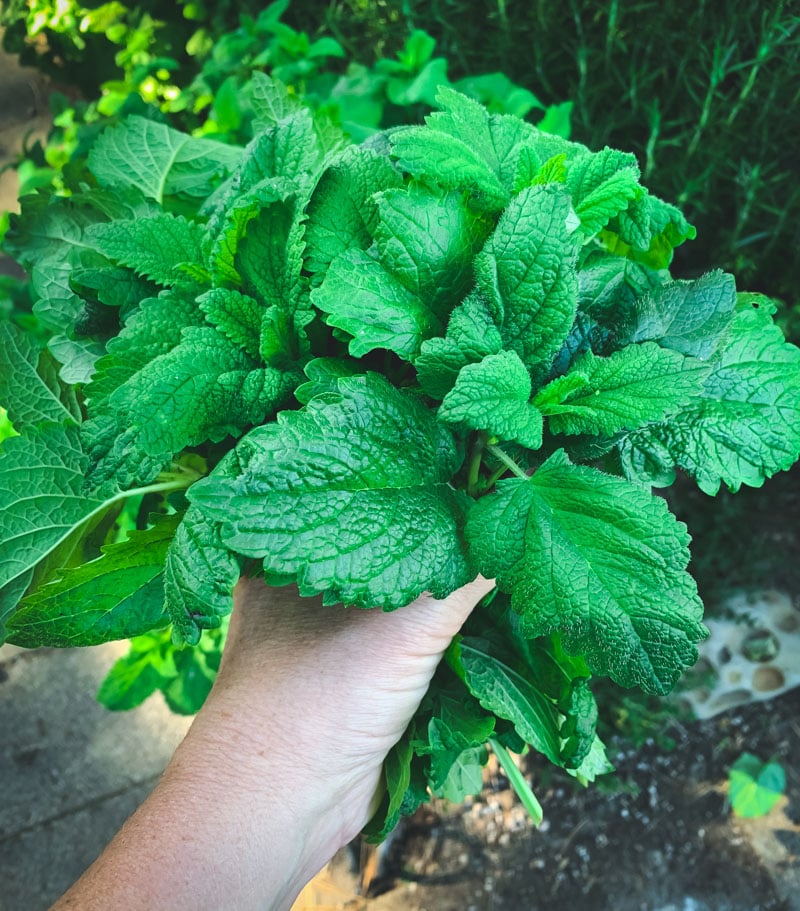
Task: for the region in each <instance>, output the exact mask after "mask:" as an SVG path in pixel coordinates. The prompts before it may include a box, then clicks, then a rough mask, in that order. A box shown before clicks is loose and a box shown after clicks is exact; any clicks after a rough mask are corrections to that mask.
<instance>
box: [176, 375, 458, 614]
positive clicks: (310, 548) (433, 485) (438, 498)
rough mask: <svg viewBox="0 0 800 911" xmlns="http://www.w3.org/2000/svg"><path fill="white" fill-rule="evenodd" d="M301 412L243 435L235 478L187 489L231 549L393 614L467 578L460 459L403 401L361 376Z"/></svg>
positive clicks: (334, 595)
mask: <svg viewBox="0 0 800 911" xmlns="http://www.w3.org/2000/svg"><path fill="white" fill-rule="evenodd" d="M339 388H340V393H339V394H338V395H335V396H331V395H328V396H325V395H323V396H318V397H317V398H315V399H312V400H311V402H309V404H308V405H307V406H306V407H305V409H304V410H303V411H300V412H287V413H283V414H280V415H279V416H278V422H277V423H276V424H268V425H265V426H263V427H259V428H257V429H256V430H254V431H252V432H251V433H250V434H248V436H247V437H246V438H245V439H244V440H243V441H242V442H241V443H240V445H239V447H238V450H237V452H238V454H239V458H240V460H241V461H242V464H243V466H244V473H243V474H242V476H241V477H240V478H238V479H236V480H228V479H225V478H216V477H214V476H212V477H210V478H208V479H206V480H204V481H201V482H199V483H198V484H196V485H195V486H194V487H193V488H192V490H191V492H190V499H191V501H192V502H193V503H194V504H195V505H197V506H198V507H199V508H200V510H201V511H202V512H203V513H204V514H205V515H206V516H207V517H208V518H209V519H211V520H213V521H215V522H219V523H220V525H221V537H222V541H223V543H225V544H226V545H227V546H228V547H230V548H231V549H232V550H234V551H236V552H237V553H241V554H243V555H244V556H249V557H259V558H263V559H264V568H265V570H266V571H267V572H269V573H277V574H279V575H282V576H292V575H295V574H296V575H297V578H298V584H299V586H300V590H301V592H302V593H304V594H311V593H316V592H321V591H324V592H327V594H328V597H329V599H332V600H334V601H344V602H345V603H348V604H349V603H353V604H357V605H360V606H365V607H366V606H369V607H372V606H383V607H385V608H394V607H400V606H402V605H404V604H408V603H409V602H410V601H413V599H414V598H415V597H417V596H418V595H419V594H420V593H421V592H423V591H425V590H426V589H427V590H429V591H431V592H433V593H434V595H435V596H437V597H443V596H444V595H445V594H447V593H449V592H451V591H453V590H454V589H455V588H457V587H458V586H459V585H461V584H463V583H464V582H466V581H467V580H468V579H469V578H471V572H470V569H469V567H468V565H467V561H466V557H465V554H464V550H463V544H462V543H461V533H460V528H461V525H462V522H463V508H464V503H463V500H462V497H461V495H459V494H457V493H456V492H455V491H453V489H452V488H451V487H450V486H449V485H448V483H447V482H448V480H449V478H450V477H451V475H452V474H453V473H454V472H455V471H456V470H457V468H458V467H459V464H460V461H461V456H460V454H459V453H458V452H457V450H456V448H455V445H454V443H453V439H452V437H451V436H450V434H449V432H448V431H447V430H446V429H445V428H444V427H442V426H441V425H439V424H437V422H436V420H435V418H434V417H433V415H432V414H431V413H430V412H429V411H428V410H427V409H426V408H425V407H424V406H423V405H422V404H421V403H419V402H418V401H416V400H415V399H414V398H413V397H411V396H408V395H404V394H402V393H400V392H398V391H397V390H395V389H393V388H392V387H391V386H390V385H389V384H388V383H387V382H386V380H384V379H383V378H382V377H379V376H377V375H375V374H369V375H367V376H366V377H354V378H352V379H343V380H340V381H339Z"/></svg>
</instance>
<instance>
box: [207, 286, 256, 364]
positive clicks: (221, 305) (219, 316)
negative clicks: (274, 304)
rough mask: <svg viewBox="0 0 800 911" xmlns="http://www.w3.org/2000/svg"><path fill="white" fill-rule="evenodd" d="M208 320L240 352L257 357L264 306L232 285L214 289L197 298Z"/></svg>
mask: <svg viewBox="0 0 800 911" xmlns="http://www.w3.org/2000/svg"><path fill="white" fill-rule="evenodd" d="M197 303H198V304H199V306H200V309H201V310H202V311H203V313H205V315H206V316H207V317H208V320H209V322H210V323H213V325H214V326H215V327H216V328H217V329H218V330H219V331H220V332H221V333H222V334H223V335H225V336H226V337H227V338H229V339H230V340H231V341H232V342H233V343H234V344H235V345H238V346H239V347H240V348H241V349H242V351H244V352H246V353H247V354H249V355H250V357H252V358H254V359H257V358H258V357H259V350H258V348H259V343H260V338H261V320H262V319H263V317H264V310H265V307H264V305H263V304H260V303H259V302H258V301H257V300H255V298H252V297H248V296H247V295H246V294H241V293H240V292H239V291H235V290H234V289H233V288H214V289H212V290H211V291H207V292H206V293H205V294H203V295H202V296H201V297H198V298H197Z"/></svg>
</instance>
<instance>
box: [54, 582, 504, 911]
mask: <svg viewBox="0 0 800 911" xmlns="http://www.w3.org/2000/svg"><path fill="white" fill-rule="evenodd" d="M492 586H493V583H492V582H488V581H487V580H485V579H483V578H481V577H478V579H476V580H475V581H474V582H472V583H470V584H469V585H467V586H465V587H464V588H462V589H460V590H459V591H457V592H454V593H453V594H452V595H450V596H449V597H448V598H446V599H445V600H444V601H436V600H435V599H433V598H431V597H430V596H428V595H422V596H421V597H420V598H419V599H417V601H415V602H414V603H413V604H411V605H409V606H408V607H405V608H402V609H401V610H398V611H395V612H392V613H382V612H381V611H360V610H356V609H352V608H351V609H345V608H343V607H341V606H337V607H323V606H322V605H321V604H320V603H319V602H318V601H317V600H316V599H301V598H299V597H298V595H297V592H296V590H295V589H293V588H283V589H268V588H267V587H266V586H265V585H264V584H263V583H262V582H260V581H257V580H243V581H242V582H240V583H239V585H238V587H237V590H236V595H235V608H234V613H233V617H232V619H231V626H230V632H229V636H228V643H227V645H226V648H225V654H224V657H223V661H222V667H221V668H220V673H219V676H218V678H217V682H216V683H215V685H214V688H213V689H212V691H211V695H210V696H209V698H208V701H207V702H206V705H205V706H204V707H203V709H202V710H201V711H200V713H199V714H198V715H197V717H196V718H195V720H194V723H193V724H192V727H191V728H190V730H189V733H188V734H187V735H186V738H185V739H184V741H183V743H182V744H181V745H180V746H179V747H178V749H177V750H176V752H175V755H174V756H173V758H172V760H171V761H170V763H169V765H168V766H167V769H166V770H165V772H164V775H163V777H162V779H161V781H160V782H159V784H158V785H157V787H156V788H155V790H154V791H153V793H152V794H151V795H150V797H149V798H148V799H147V800H146V801H145V802H144V803H143V804H142V806H141V807H140V808H139V809H138V810H137V811H136V812H135V813H134V814H133V816H132V817H131V818H130V819H129V820H128V821H127V822H126V823H125V825H124V826H123V828H122V829H121V830H120V832H119V833H118V834H117V835H116V837H115V838H114V839H113V841H112V842H111V844H110V845H109V846H108V847H107V848H106V850H105V851H104V852H103V854H102V855H101V856H100V857H99V858H98V859H97V860H96V861H95V863H94V864H93V865H92V866H91V867H90V868H89V869H88V870H87V871H86V873H84V875H83V876H82V877H81V879H79V880H78V882H77V883H75V885H74V886H73V887H72V888H71V889H70V890H69V891H68V892H67V893H66V894H65V895H64V896H63V897H62V898H61V899H60V900H59V901H58V902H56V904H55V905H54V906H53V909H52V911H66V909H72V908H75V909H81V911H100V909H111V908H113V909H115V911H139V909H141V911H157V909H165V911H166V909H168V911H183V909H186V911H189V909H191V911H206V909H208V911H221V909H232V911H234V909H235V911H250V909H253V911H256V909H258V911H264V909H268V911H284V909H288V908H290V907H291V905H292V903H293V901H294V899H295V898H296V897H297V895H298V894H299V892H300V890H301V889H302V888H303V886H304V885H305V883H306V882H308V880H309V879H311V877H312V876H314V874H315V873H317V871H318V870H320V869H321V868H322V867H323V866H324V865H325V863H327V861H328V860H329V859H330V858H331V857H332V856H333V855H334V853H335V852H336V851H337V850H338V849H339V848H340V847H341V846H342V845H344V844H346V843H347V842H348V841H350V840H351V839H352V838H353V837H354V836H355V835H356V834H357V833H358V832H359V830H360V829H361V828H362V827H363V826H364V824H365V823H366V822H367V821H368V820H369V818H370V816H371V815H372V812H373V810H374V806H375V802H376V796H379V792H378V788H379V784H380V776H381V766H382V764H383V760H384V758H385V756H386V754H387V753H388V751H389V750H390V749H391V747H392V746H393V745H394V744H395V743H396V742H397V741H398V740H399V739H400V736H401V735H402V733H403V731H404V730H405V728H406V726H407V725H408V722H409V721H410V719H411V716H412V715H413V714H414V711H415V710H416V708H417V707H418V705H419V703H420V702H421V700H422V697H423V696H424V695H425V692H426V690H427V688H428V685H429V684H430V680H431V678H432V676H433V673H434V671H435V669H436V665H437V664H438V663H439V661H440V659H441V656H442V653H443V651H444V650H445V648H447V645H448V643H449V642H450V640H451V639H452V637H453V636H454V635H455V634H456V633H457V632H458V630H459V629H460V628H461V626H462V624H463V623H464V621H465V620H466V618H467V616H468V615H469V613H470V612H471V610H472V609H473V607H474V606H475V605H476V604H477V602H478V601H479V600H480V598H481V597H483V595H484V594H486V593H487V592H488V591H489V590H490V589H491V588H492Z"/></svg>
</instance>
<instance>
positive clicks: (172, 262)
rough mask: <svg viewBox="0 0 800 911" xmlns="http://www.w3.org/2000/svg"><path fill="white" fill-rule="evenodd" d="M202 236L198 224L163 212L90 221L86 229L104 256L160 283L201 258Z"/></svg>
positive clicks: (169, 280) (169, 282)
mask: <svg viewBox="0 0 800 911" xmlns="http://www.w3.org/2000/svg"><path fill="white" fill-rule="evenodd" d="M202 236H203V229H202V227H201V226H200V225H198V224H196V223H195V222H191V221H187V220H186V219H185V218H182V217H181V216H178V215H169V214H167V213H166V212H165V213H163V214H161V215H154V216H152V217H151V218H140V219H136V220H135V221H127V222H126V221H115V222H108V223H106V224H99V225H92V226H91V227H90V228H89V229H88V230H87V232H86V237H87V241H88V242H89V243H91V244H93V245H94V246H96V248H97V249H98V250H99V251H100V252H101V253H102V254H103V255H104V256H107V257H108V258H109V259H111V260H113V261H114V262H116V263H118V264H120V265H122V266H127V267H128V268H129V269H133V270H134V272H136V273H137V274H138V275H143V276H144V277H145V278H149V279H150V280H151V281H154V282H156V283H157V284H159V285H172V284H175V282H176V281H178V280H179V279H180V278H182V277H184V273H183V272H182V271H181V269H180V268H179V267H180V266H181V265H185V264H194V263H199V262H200V261H201V255H200V242H201V239H202Z"/></svg>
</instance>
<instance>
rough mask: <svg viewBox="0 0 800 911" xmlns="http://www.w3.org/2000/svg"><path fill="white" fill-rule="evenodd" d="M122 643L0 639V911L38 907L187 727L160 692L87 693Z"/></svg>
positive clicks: (140, 792) (108, 833)
mask: <svg viewBox="0 0 800 911" xmlns="http://www.w3.org/2000/svg"><path fill="white" fill-rule="evenodd" d="M126 647H127V646H126V644H125V643H110V644H109V645H106V646H101V647H98V648H92V649H65V650H59V649H37V650H33V651H27V650H23V649H17V648H15V647H14V646H9V645H6V646H3V647H2V648H0V782H2V799H0V911H43V909H45V908H47V907H48V906H49V905H50V904H51V903H52V902H53V901H54V900H55V899H56V898H57V897H58V896H59V895H61V894H62V893H63V892H64V891H65V889H66V888H67V887H68V886H69V885H70V884H71V883H72V882H74V880H75V879H77V878H78V876H80V874H81V873H82V872H83V870H84V869H86V867H87V866H88V865H89V864H90V863H91V862H92V861H93V860H94V858H95V857H96V856H97V855H98V854H99V853H100V851H101V850H102V849H103V848H104V847H105V845H106V844H107V843H108V841H109V840H110V838H111V837H112V836H113V834H114V833H115V832H116V831H117V829H118V828H119V826H120V825H121V824H122V822H123V821H124V820H125V819H126V818H127V817H128V816H129V815H130V813H131V812H132V811H133V810H134V809H135V808H136V807H137V806H138V805H139V803H141V801H142V800H143V799H144V798H145V797H146V796H147V794H148V793H149V791H150V789H151V788H152V787H153V785H154V784H155V782H156V781H157V779H158V776H159V775H160V773H161V771H162V770H163V768H164V766H165V765H166V763H167V761H168V760H169V758H170V756H171V755H172V753H173V751H174V749H175V747H176V746H177V745H178V743H179V742H180V740H181V738H182V737H183V735H184V733H185V731H186V730H187V728H188V726H189V723H190V720H189V719H186V718H179V717H177V716H175V715H173V714H172V713H171V712H170V711H169V710H168V709H167V707H166V705H165V704H164V703H163V700H161V698H160V696H159V697H155V698H153V699H151V700H150V701H149V702H147V703H145V704H144V705H143V706H141V707H140V708H139V709H136V710H134V711H132V712H126V713H119V714H117V713H112V712H109V711H108V710H107V709H105V708H104V707H103V706H101V705H100V704H99V703H97V702H96V700H95V698H94V694H95V692H96V691H97V688H98V686H99V685H100V682H101V681H102V679H103V677H104V676H105V674H106V672H107V671H108V669H109V668H110V667H111V665H112V664H113V662H114V660H115V659H116V658H117V657H119V656H120V655H121V654H123V653H124V651H125V649H126Z"/></svg>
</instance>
